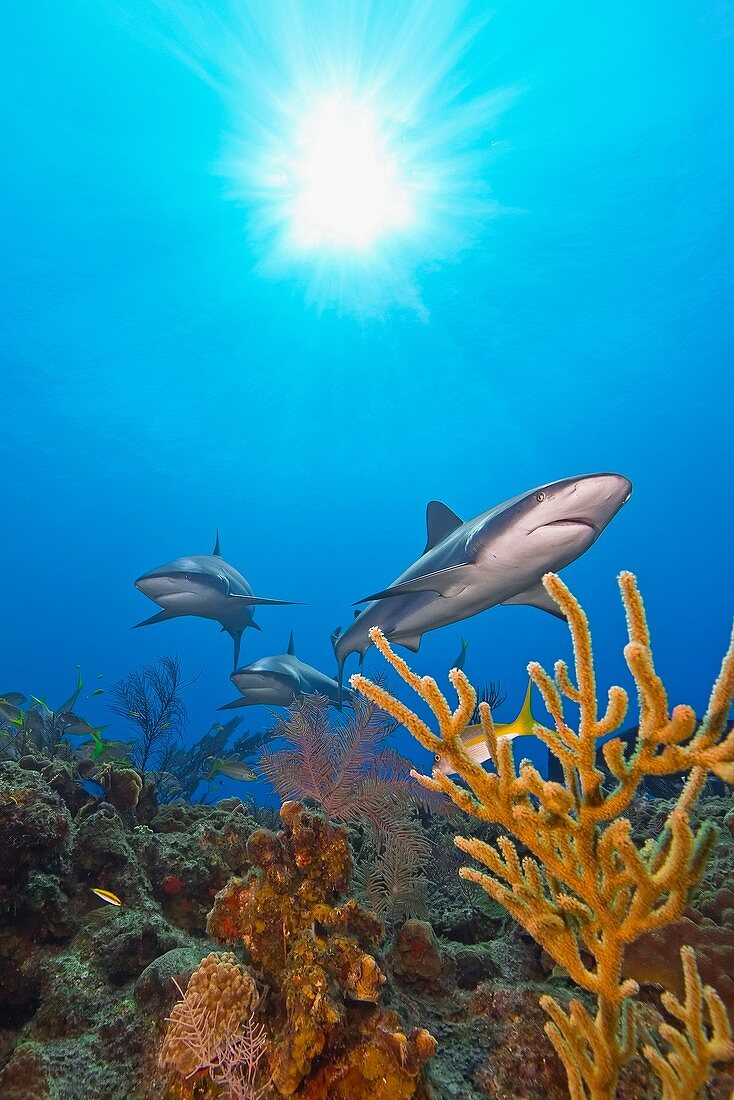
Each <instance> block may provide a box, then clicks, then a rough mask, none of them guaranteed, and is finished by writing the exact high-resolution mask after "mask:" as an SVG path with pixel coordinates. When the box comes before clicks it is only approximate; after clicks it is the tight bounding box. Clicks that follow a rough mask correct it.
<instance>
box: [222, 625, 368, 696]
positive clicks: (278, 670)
mask: <svg viewBox="0 0 734 1100" xmlns="http://www.w3.org/2000/svg"><path fill="white" fill-rule="evenodd" d="M230 679H231V681H232V683H233V684H234V686H235V687H236V688H237V690H238V691H240V692H241V693H242V696H243V697H242V698H241V699H235V700H234V702H232V703H226V704H225V705H224V706H223V707H219V710H234V709H235V707H254V706H258V705H260V706H265V707H289V706H291V705H292V704H293V703H294V702H295V701H296V700H297V699H301V698H303V697H304V696H307V695H322V696H324V698H326V699H328V700H329V702H330V703H331V704H332V705H333V706H335V707H340V706H342V705H344V704H346V705H347V706H353V705H354V702H353V700H354V692H353V691H352V690H351V688H344V689H343V691H342V697H341V699H340V696H339V684H338V683H337V681H336V680H334V679H333V678H332V677H331V676H325V675H324V674H323V672H319V671H318V669H315V668H313V666H312V665H307V664H306V663H305V662H304V661H300V660H299V659H298V657H296V652H295V646H294V644H293V632H292V631H291V636H290V640H289V642H288V651H287V652H286V653H280V654H278V655H277V656H273V657H261V658H260V659H259V660H258V661H253V662H252V664H250V665H244V666H243V668H238V669H235V671H234V672H233V673H232V675H231V676H230Z"/></svg>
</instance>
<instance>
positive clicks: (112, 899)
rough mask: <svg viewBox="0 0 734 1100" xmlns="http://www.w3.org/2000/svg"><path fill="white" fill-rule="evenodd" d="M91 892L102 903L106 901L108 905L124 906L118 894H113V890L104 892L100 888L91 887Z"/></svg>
mask: <svg viewBox="0 0 734 1100" xmlns="http://www.w3.org/2000/svg"><path fill="white" fill-rule="evenodd" d="M90 890H91V891H92V893H93V894H96V895H97V897H98V898H101V899H102V901H106V902H107V904H108V905H122V902H121V901H120V899H119V898H118V896H117V894H113V893H112V891H111V890H102V889H101V888H100V887H99V886H90Z"/></svg>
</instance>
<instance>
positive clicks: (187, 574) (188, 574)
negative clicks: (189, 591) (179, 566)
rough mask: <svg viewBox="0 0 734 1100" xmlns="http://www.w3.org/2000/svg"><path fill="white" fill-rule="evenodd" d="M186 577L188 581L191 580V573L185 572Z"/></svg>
mask: <svg viewBox="0 0 734 1100" xmlns="http://www.w3.org/2000/svg"><path fill="white" fill-rule="evenodd" d="M184 578H185V579H186V580H187V581H190V580H191V574H190V573H184Z"/></svg>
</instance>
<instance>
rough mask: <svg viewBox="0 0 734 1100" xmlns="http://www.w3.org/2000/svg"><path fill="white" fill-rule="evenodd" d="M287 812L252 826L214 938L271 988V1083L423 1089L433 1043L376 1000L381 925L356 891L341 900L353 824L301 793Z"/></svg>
mask: <svg viewBox="0 0 734 1100" xmlns="http://www.w3.org/2000/svg"><path fill="white" fill-rule="evenodd" d="M281 819H282V822H283V830H282V831H281V832H280V833H278V834H274V833H271V832H269V831H267V830H258V831H256V832H254V833H253V834H252V835H251V837H250V839H249V841H248V844H247V854H248V858H249V860H250V862H251V864H252V865H253V867H254V870H253V871H252V872H251V873H250V875H249V876H248V877H247V878H246V879H234V880H232V881H231V882H230V883H229V885H228V886H226V887H225V888H224V890H222V891H221V893H220V894H218V896H217V898H216V900H215V903H214V908H213V909H212V912H211V914H210V916H209V922H208V928H209V932H210V934H211V935H212V936H213V937H214V939H216V940H219V941H220V942H222V943H225V944H232V943H237V942H240V943H242V944H243V945H244V947H245V949H246V952H247V958H248V962H249V964H250V965H251V966H254V967H255V968H256V969H257V971H258V972H260V973H261V974H262V975H263V978H264V981H265V982H266V984H267V986H268V988H269V991H270V992H269V997H268V1000H267V1002H266V1004H265V1008H264V1020H265V1023H266V1027H267V1029H268V1032H269V1036H270V1051H269V1056H268V1057H269V1061H270V1070H271V1074H272V1082H273V1086H274V1087H275V1089H276V1090H277V1092H278V1093H279V1094H280V1095H281V1096H292V1095H297V1096H299V1097H308V1098H309V1100H317V1098H326V1097H333V1098H340V1097H341V1098H344V1100H346V1098H347V1097H348V1098H350V1100H359V1098H360V1097H367V1096H370V1097H374V1098H379V1097H384V1098H385V1100H388V1098H390V1100H393V1098H394V1100H402V1098H406V1100H407V1098H409V1097H413V1096H417V1095H419V1090H420V1089H421V1088H422V1087H423V1086H422V1081H423V1075H422V1067H423V1064H424V1062H426V1061H427V1060H428V1058H430V1056H431V1055H432V1054H433V1053H434V1051H435V1042H434V1040H433V1039H432V1037H431V1036H430V1035H429V1034H428V1032H427V1031H426V1030H425V1029H421V1028H417V1029H414V1030H413V1032H412V1033H410V1034H407V1033H406V1032H405V1031H404V1029H403V1027H402V1025H401V1024H400V1021H399V1018H398V1017H397V1015H396V1014H395V1013H393V1012H390V1011H388V1010H386V1009H383V1008H381V1007H379V1005H378V1003H377V1002H378V1000H379V998H380V992H381V988H382V986H383V984H384V982H385V975H384V974H383V972H382V970H381V969H380V967H379V965H378V963H377V961H376V960H375V958H374V956H373V955H372V954H370V949H374V946H375V945H376V944H377V943H378V942H379V940H380V939H381V938H382V926H381V924H380V922H379V921H378V920H377V919H376V918H375V917H374V916H373V915H370V914H369V913H367V912H365V911H364V910H362V909H360V907H359V906H358V905H357V903H356V902H355V901H354V900H351V901H347V902H346V903H345V904H339V899H340V897H341V895H343V894H344V892H345V891H346V889H347V887H348V884H349V878H350V874H351V869H352V859H351V853H350V849H349V844H348V840H347V834H346V831H345V830H344V829H343V828H341V827H339V826H335V825H332V824H330V823H328V822H327V821H326V820H325V819H324V818H323V817H322V816H321V815H320V814H318V813H311V812H308V811H307V810H305V809H304V807H303V806H302V805H300V804H298V803H292V802H287V803H285V805H284V806H283V807H282V809H281Z"/></svg>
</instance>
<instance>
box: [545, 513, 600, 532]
mask: <svg viewBox="0 0 734 1100" xmlns="http://www.w3.org/2000/svg"><path fill="white" fill-rule="evenodd" d="M541 526H542V527H590V528H591V530H592V531H593V532H594V533H595V534H596V533H597V529H596V524H595V523H593V522H592V521H591V520H590V519H585V518H583V517H582V516H573V517H571V516H569V517H568V519H554V520H551V522H550V523H543V524H541Z"/></svg>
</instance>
